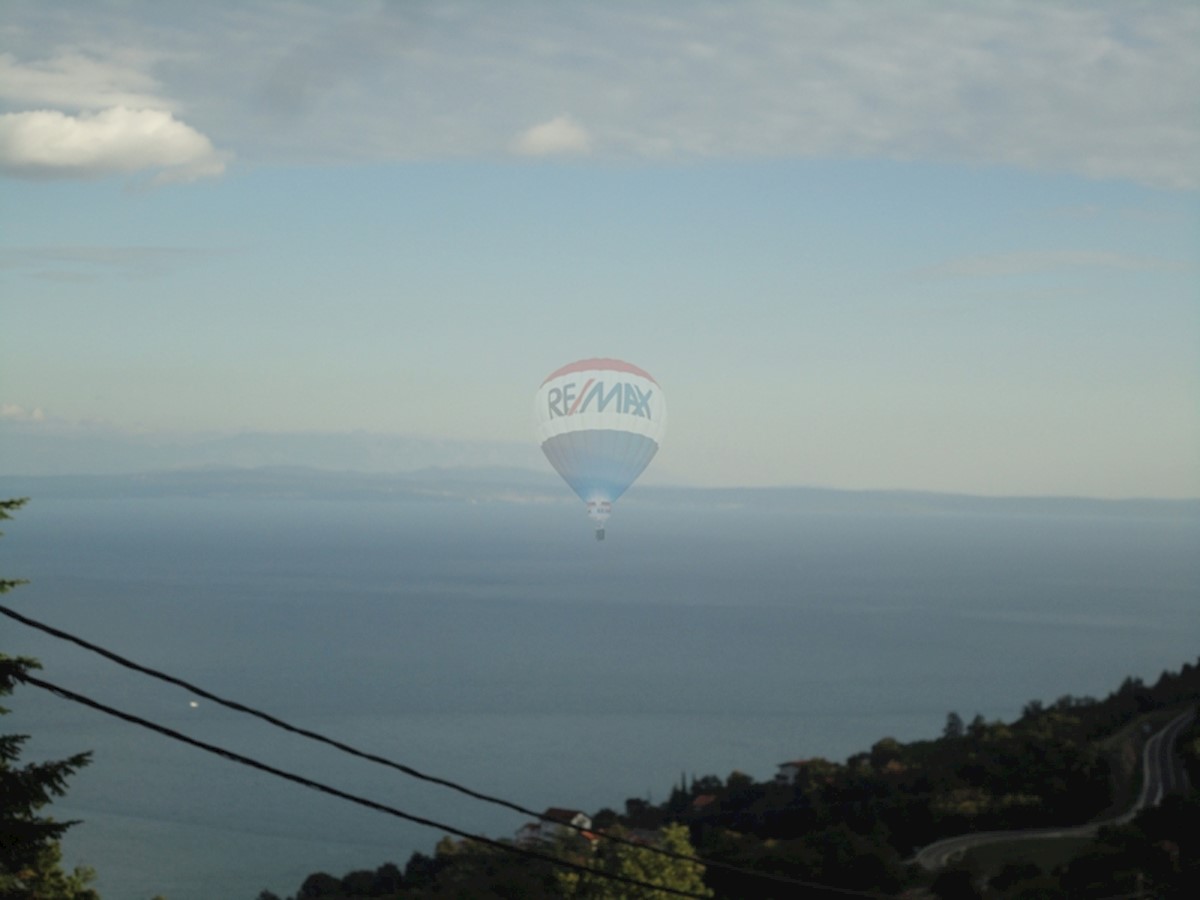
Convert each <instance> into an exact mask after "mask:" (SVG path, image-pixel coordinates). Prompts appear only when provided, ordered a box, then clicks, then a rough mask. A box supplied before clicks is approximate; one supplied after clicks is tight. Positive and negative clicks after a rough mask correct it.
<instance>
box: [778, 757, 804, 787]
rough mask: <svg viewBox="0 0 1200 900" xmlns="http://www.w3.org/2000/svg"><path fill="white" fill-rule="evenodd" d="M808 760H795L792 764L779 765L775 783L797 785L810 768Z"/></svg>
mask: <svg viewBox="0 0 1200 900" xmlns="http://www.w3.org/2000/svg"><path fill="white" fill-rule="evenodd" d="M808 762H809V761H808V760H807V759H793V760H792V761H791V762H785V763H780V764H779V771H778V772H776V773H775V781H776V782H777V783H779V784H795V783H796V782H797V781H798V780H799V778H800V775H801V773H802V772H803V771H804V770H805V769H807V768H808Z"/></svg>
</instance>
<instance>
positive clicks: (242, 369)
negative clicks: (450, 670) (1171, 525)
mask: <svg viewBox="0 0 1200 900" xmlns="http://www.w3.org/2000/svg"><path fill="white" fill-rule="evenodd" d="M1197 46H1200V7H1197V6H1196V5H1195V4H1194V3H1191V2H1178V3H1175V2H1169V0H1164V2H1156V3H1137V2H1094V3H1074V2H1053V0H1051V2H1006V0H998V2H991V3H988V4H973V3H950V2H936V3H935V2H930V3H920V2H913V3H904V4H891V3H883V2H854V0H846V2H811V3H802V2H795V3H786V2H759V0H746V2H740V3H737V4H729V3H724V2H716V0H711V2H710V0H697V2H689V3H683V2H659V3H634V2H617V0H614V2H610V3H592V4H565V3H551V2H519V0H518V2H512V3H503V4H497V3H490V2H483V0H475V2H471V0H464V2H437V3H435V2H419V0H415V2H358V3H353V4H349V3H341V4H327V3H317V2H291V0H277V2H257V3H232V2H230V3H222V2H213V3H205V4H195V3H185V2H143V0H124V2H87V3H83V2H80V3H70V2H65V3H55V4H47V3H43V2H36V0H33V2H22V0H5V2H4V15H3V17H2V18H0V474H2V473H4V472H5V471H7V472H8V473H9V474H19V473H24V474H29V473H33V472H38V473H53V472H60V471H65V470H66V469H68V468H72V469H73V470H84V469H86V468H87V466H88V462H87V460H88V458H89V455H91V456H93V457H94V456H95V454H91V453H90V451H89V448H90V447H92V446H93V445H95V446H99V444H97V443H96V442H107V443H106V444H105V446H108V447H110V448H111V447H112V446H123V445H122V443H121V442H127V444H128V446H129V447H134V446H135V445H138V444H139V443H140V444H141V445H145V444H146V443H147V442H157V443H158V444H160V445H173V444H172V442H175V443H177V444H186V443H187V442H189V441H196V440H200V439H211V438H214V437H216V438H220V437H222V436H224V437H229V436H237V435H248V434H270V435H275V436H276V437H277V439H278V441H279V446H285V445H286V442H287V440H288V439H289V437H296V438H297V439H299V438H300V437H304V436H307V437H309V438H311V437H312V436H314V435H317V436H322V437H329V438H330V439H331V440H332V439H333V438H336V437H337V436H344V437H347V438H349V437H352V436H356V435H357V436H362V435H374V436H393V437H401V438H405V439H412V440H415V441H425V442H436V446H440V447H443V448H450V447H453V448H456V452H455V453H448V455H447V458H448V459H449V458H451V457H452V458H453V460H454V461H455V462H462V461H464V460H465V461H466V462H471V461H472V459H476V460H477V461H482V460H484V459H485V458H486V459H487V460H492V461H494V460H495V459H496V458H497V456H496V453H491V454H490V455H489V453H488V452H487V451H489V449H490V450H492V451H495V450H497V448H499V450H500V451H503V452H501V453H500V456H501V457H504V458H509V459H514V460H521V461H527V462H528V463H529V464H530V465H538V464H542V465H544V463H541V462H540V460H538V459H537V450H536V445H535V444H534V436H533V435H534V431H533V417H532V410H531V405H532V397H533V394H534V392H535V390H536V389H537V387H538V385H539V384H540V383H541V381H542V379H543V378H544V377H545V376H546V375H548V374H549V373H550V372H552V371H554V370H555V369H557V368H559V367H560V366H562V365H563V364H565V363H567V362H570V361H572V360H575V359H580V358H585V357H592V356H608V357H617V358H621V359H625V360H628V361H630V362H632V363H634V364H636V365H638V366H640V367H641V368H643V369H645V370H647V371H649V372H650V373H651V374H652V375H654V377H655V378H656V379H657V380H658V382H659V384H660V385H661V387H662V390H663V392H664V394H665V396H666V397H667V400H668V403H669V406H670V430H669V432H668V434H667V435H666V439H665V441H664V444H663V447H662V450H661V452H660V453H659V456H658V458H657V459H656V460H655V461H654V463H653V464H652V466H651V468H650V470H648V471H647V473H646V476H645V477H646V478H647V480H650V481H660V482H670V483H678V484H695V485H701V486H706V485H811V486H825V487H838V488H850V489H874V488H884V489H914V490H937V491H954V492H965V493H975V494H988V495H993V494H998V495H1030V494H1052V495H1076V496H1094V497H1130V496H1142V497H1197V496H1200V193H1198V191H1200V54H1197V53H1196V52H1195V48H1196V47H1197ZM31 442H32V443H31ZM54 442H58V443H59V444H62V445H63V446H68V445H69V446H70V447H72V448H74V449H75V450H76V451H77V452H76V453H75V455H74V456H71V455H70V454H68V455H67V457H63V458H69V459H70V460H72V461H71V462H63V461H62V459H63V458H60V457H59V456H55V455H54V454H49V453H44V452H43V451H44V449H45V448H46V447H48V446H51V445H52V444H54ZM334 444H336V441H334ZM397 446H400V445H397ZM30 447H37V448H41V449H39V450H38V451H37V452H33V451H30V450H29V448H30ZM458 451H461V452H458ZM473 453H474V454H475V456H472V454H473ZM505 453H508V454H509V455H508V456H504V454H505ZM6 457H7V462H6ZM129 458H130V459H133V458H134V455H133V454H132V452H131V455H130V457H129ZM422 461H426V460H422ZM416 462H417V460H416V459H415V457H408V456H406V455H405V453H403V452H400V451H397V453H396V459H395V463H394V464H395V468H396V469H397V470H402V469H405V468H406V467H409V466H411V465H414V464H416ZM338 464H339V463H338V460H337V458H336V454H335V457H334V458H333V459H332V460H331V465H332V466H334V467H336V466H337V465H338ZM343 464H344V465H345V466H351V465H352V462H350V459H349V457H347V458H346V460H345V461H344V463H343Z"/></svg>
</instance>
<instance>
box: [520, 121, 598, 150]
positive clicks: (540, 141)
mask: <svg viewBox="0 0 1200 900" xmlns="http://www.w3.org/2000/svg"><path fill="white" fill-rule="evenodd" d="M591 142H592V139H591V137H590V136H589V135H588V133H587V131H585V130H584V129H583V127H582V126H580V125H579V124H578V123H576V122H575V121H574V120H572V119H571V118H570V117H569V116H558V117H557V118H554V119H551V120H550V121H549V122H543V123H542V124H540V125H534V126H533V127H532V128H530V129H529V130H528V131H525V132H523V133H522V134H520V135H519V136H518V137H517V139H516V140H515V141H513V144H512V147H513V152H515V153H518V154H520V155H522V156H558V155H561V154H569V153H587V152H588V151H589V150H591Z"/></svg>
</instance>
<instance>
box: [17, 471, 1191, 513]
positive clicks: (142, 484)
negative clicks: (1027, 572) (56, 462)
mask: <svg viewBox="0 0 1200 900" xmlns="http://www.w3.org/2000/svg"><path fill="white" fill-rule="evenodd" d="M0 495H3V496H30V497H35V498H43V499H54V498H57V499H68V498H73V499H89V498H92V499H116V498H143V497H220V496H235V495H236V496H241V497H263V498H268V497H288V498H297V499H338V500H373V501H392V502H403V501H424V502H430V501H440V502H480V501H484V502H512V503H530V502H574V496H573V495H572V494H571V493H570V491H569V490H568V489H567V488H566V487H565V486H564V485H563V483H562V482H561V481H560V480H559V478H558V476H557V475H556V474H555V473H553V472H551V471H549V469H546V470H545V471H536V470H533V469H527V468H520V467H509V466H488V467H462V466H447V467H427V468H423V469H418V470H416V471H412V472H402V473H395V472H392V473H373V472H346V471H331V470H328V469H319V468H309V467H302V466H256V467H228V466H210V467H196V468H185V469H174V470H164V471H156V472H154V471H151V472H144V473H132V474H111V475H9V476H4V475H0ZM625 502H637V503H646V504H652V505H656V506H671V507H681V506H682V507H702V508H709V509H714V508H726V509H728V508H744V509H754V510H760V511H780V512H782V511H791V512H803V513H821V514H848V515H852V514H859V515H919V514H929V515H935V514H940V515H953V514H982V513H994V514H1008V515H1088V516H1096V515H1121V516H1153V517H1156V518H1161V517H1164V516H1167V517H1177V518H1180V519H1200V500H1159V499H1131V500H1100V499H1091V498H1081V497H980V496H971V495H964V494H940V493H932V492H922V491H848V490H837V489H831V488H812V487H763V488H737V487H732V488H702V487H667V486H661V485H640V484H639V485H635V486H634V487H633V488H632V489H631V490H630V492H629V495H628V499H627V500H626V501H625Z"/></svg>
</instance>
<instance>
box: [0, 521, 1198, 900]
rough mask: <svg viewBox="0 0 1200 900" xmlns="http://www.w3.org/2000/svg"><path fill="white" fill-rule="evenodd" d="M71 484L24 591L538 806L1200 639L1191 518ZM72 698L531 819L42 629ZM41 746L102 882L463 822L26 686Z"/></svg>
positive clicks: (398, 858)
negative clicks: (255, 762)
mask: <svg viewBox="0 0 1200 900" xmlns="http://www.w3.org/2000/svg"><path fill="white" fill-rule="evenodd" d="M582 519H583V516H582V515H580V514H577V511H576V510H575V508H574V506H573V505H568V504H563V505H557V504H548V505H543V506H521V505H517V504H478V505H468V504H457V503H445V504H438V503H429V504H422V503H411V502H409V503H381V502H355V503H339V502H323V501H301V500H294V501H288V500H279V501H269V500H237V499H222V500H199V499H175V500H166V499H157V500H151V499H144V500H129V501H103V500H93V501H67V500H49V501H42V502H37V503H33V504H31V505H30V506H28V507H27V508H26V509H24V510H22V511H21V512H20V513H19V514H18V517H17V518H16V520H14V521H12V522H9V523H6V524H7V525H8V527H7V528H6V529H5V530H6V535H5V537H4V539H3V541H0V571H2V572H3V574H4V575H5V576H6V577H23V578H29V579H30V580H31V582H32V583H31V584H30V585H28V586H26V587H23V588H21V589H20V590H19V591H17V592H15V593H13V594H10V595H8V596H7V597H6V600H7V601H8V603H9V605H11V606H13V607H15V608H17V609H19V610H21V611H22V612H25V613H26V614H29V615H32V616H34V617H36V618H39V619H42V620H43V621H46V622H47V623H49V624H52V625H55V626H58V627H61V628H64V629H66V630H69V631H72V632H75V633H77V634H79V635H81V636H84V637H86V638H87V639H89V640H91V641H94V642H96V643H99V644H102V645H104V646H106V647H108V648H110V649H112V650H114V651H116V652H119V653H122V654H124V655H126V656H129V657H131V658H133V659H135V660H137V661H139V662H141V663H143V664H145V665H149V666H154V667H159V668H162V669H165V670H167V671H169V672H171V673H172V674H175V675H177V676H178V677H181V678H184V679H187V680H189V681H193V682H195V683H197V684H199V685H200V686H202V687H204V688H206V689H208V690H210V691H213V692H215V693H218V694H221V695H224V696H228V697H231V698H234V699H237V700H240V701H241V702H244V703H246V704H248V705H251V706H255V707H259V708H261V709H264V710H266V711H269V712H271V713H273V714H275V715H277V716H279V717H282V718H284V719H287V720H289V721H292V722H294V723H295V724H297V725H302V726H304V727H307V728H310V729H313V730H316V731H320V732H323V733H327V734H330V735H331V736H334V737H337V738H338V739H340V740H343V741H345V742H348V743H352V744H354V745H356V746H359V747H361V748H363V749H365V750H369V751H372V752H375V753H377V754H380V755H385V756H388V757H391V758H393V759H396V760H398V761H400V762H403V763H405V764H407V765H410V766H414V767H416V768H418V769H421V770H424V771H427V772H429V773H431V774H435V775H438V776H441V777H445V778H450V779H454V780H457V781H460V782H463V783H465V784H468V785H470V786H471V787H474V788H477V789H480V790H485V791H488V792H491V793H495V794H499V795H501V796H504V797H506V798H509V799H512V800H514V801H516V802H519V803H522V804H525V805H528V806H531V807H534V808H544V807H546V806H550V805H556V806H573V807H579V808H582V809H585V810H588V811H591V812H594V811H596V810H598V809H600V808H602V807H605V806H608V807H613V808H620V807H621V806H622V805H623V803H624V800H625V799H626V798H628V797H647V796H648V797H650V798H651V799H654V800H661V799H663V798H664V797H665V796H666V794H667V793H668V792H669V791H670V789H671V786H672V785H673V784H676V783H678V781H679V779H680V777H681V774H684V773H686V774H687V775H689V776H690V775H692V774H695V775H703V774H717V775H720V776H722V777H724V776H726V775H728V774H729V773H730V772H731V771H733V770H735V769H737V770H741V771H744V772H747V773H749V774H750V775H752V776H754V777H755V778H758V779H765V778H768V777H770V776H771V775H773V774H774V771H775V766H776V764H778V763H780V762H783V761H785V760H790V759H795V758H799V757H809V756H825V757H829V758H831V759H837V760H841V759H844V758H845V757H846V756H848V755H850V754H852V753H855V752H858V751H861V750H865V749H868V748H869V747H870V745H871V744H872V743H874V742H875V741H876V740H878V739H879V738H881V737H884V736H889V735H890V736H894V737H897V738H899V739H901V740H912V739H917V738H925V737H933V736H936V735H937V734H938V733H939V732H940V730H941V727H942V725H943V724H944V721H945V717H946V714H947V712H949V711H950V710H955V711H958V712H959V713H961V714H962V715H964V716H965V717H968V718H969V717H971V716H973V715H974V714H975V713H981V714H982V715H984V716H985V717H986V718H989V719H993V718H1005V719H1006V718H1012V717H1014V716H1016V715H1017V714H1018V713H1019V711H1020V708H1021V706H1023V705H1024V704H1025V703H1026V702H1027V701H1029V700H1031V699H1042V700H1046V701H1052V700H1054V699H1055V698H1057V697H1058V696H1060V695H1062V694H1067V693H1070V694H1075V695H1096V696H1102V695H1104V694H1106V693H1108V692H1109V691H1110V690H1112V689H1114V688H1115V687H1116V686H1117V685H1118V684H1119V683H1120V681H1121V680H1122V679H1123V678H1124V677H1125V676H1126V675H1135V676H1138V677H1142V678H1144V679H1147V680H1153V679H1154V678H1156V677H1157V675H1158V674H1159V672H1161V671H1162V670H1163V669H1168V668H1170V669H1177V668H1178V667H1179V666H1180V665H1181V664H1182V663H1184V662H1188V661H1195V659H1196V657H1197V652H1198V650H1200V616H1198V615H1197V601H1198V595H1200V561H1198V559H1197V556H1198V555H1197V554H1196V553H1195V548H1196V547H1197V546H1200V523H1198V522H1196V521H1195V520H1188V519H1179V518H1173V519H1153V518H1122V517H1117V516H1099V517H1082V516H1017V515H1011V514H1005V515H990V516H989V515H974V514H964V515H938V516H905V515H887V516H867V515H805V514H804V513H803V512H802V511H798V512H790V513H789V512H779V511H763V510H759V511H754V510H746V509H736V508H729V509H715V510H707V511H703V512H700V511H697V510H696V509H690V510H687V511H684V510H681V509H679V508H674V509H670V508H665V507H663V508H656V507H654V506H650V505H639V504H637V503H636V502H634V501H633V500H632V498H629V501H628V502H626V504H625V505H624V508H622V509H621V510H620V511H619V514H618V515H617V516H616V517H614V519H613V521H612V523H611V524H612V527H611V528H610V530H609V540H607V541H606V542H604V543H602V544H599V543H597V542H595V541H593V540H592V539H591V537H590V533H589V531H588V528H587V525H586V522H584V521H582ZM0 636H2V638H3V650H4V652H7V653H9V654H17V653H20V654H28V655H33V656H36V657H38V658H39V659H41V660H42V662H43V664H44V665H45V671H44V672H43V675H44V677H45V678H47V680H50V681H53V682H57V683H60V684H62V685H63V686H65V687H69V688H71V689H72V690H76V691H78V692H80V693H84V694H88V695H91V696H93V697H95V698H96V699H98V700H100V701H102V702H104V703H107V704H110V705H112V706H116V707H119V708H121V709H125V710H128V711H130V712H134V713H136V714H138V715H141V716H144V717H146V718H149V719H153V720H154V721H157V722H160V723H162V724H164V725H167V726H169V727H172V728H176V729H179V730H181V731H185V732H186V733H188V734H191V735H193V736H195V737H197V738H200V739H202V740H205V741H208V742H211V743H216V744H220V745H222V746H226V747H228V748H230V749H233V750H236V751H237V752H240V753H244V754H246V755H249V756H253V757H255V758H258V759H261V760H262V761H264V762H267V763H270V764H271V765H274V766H277V767H279V768H284V769H288V770H290V771H294V772H296V773H298V774H302V775H305V776H307V777H310V778H313V779H316V780H319V781H323V782H326V783H329V784H332V785H334V786H336V787H338V788H341V789H343V790H347V791H351V792H355V793H359V794H362V795H364V796H368V797H370V798H371V799H374V800H377V801H380V802H384V803H388V804H390V805H393V806H396V807H400V808H402V809H404V810H406V811H408V812H411V813H413V814H416V815H420V816H425V817H428V818H432V819H436V820H439V821H443V822H445V823H448V824H452V825H455V826H457V827H460V828H464V829H466V830H470V831H478V832H483V833H487V834H490V835H493V836H507V835H510V834H511V833H512V832H513V831H514V830H515V829H516V828H517V827H518V826H519V825H520V824H521V822H522V818H521V817H520V816H519V815H516V814H513V813H510V812H507V811H505V810H502V809H498V808H495V807H491V806H487V805H481V804H479V803H476V802H473V801H469V800H467V799H465V798H463V797H460V796H457V795H454V794H452V793H448V792H446V791H445V790H444V789H434V788H432V787H430V786H428V785H424V784H422V783H420V782H416V781H413V780H411V779H408V778H405V777H404V776H402V775H400V774H399V773H396V772H392V771H389V770H386V769H381V768H379V767H377V766H375V767H373V766H370V765H368V764H366V763H360V762H356V761H354V760H353V759H350V758H348V757H346V756H344V755H342V754H339V753H337V752H335V751H333V750H330V749H327V748H321V747H319V746H315V745H311V744H309V743H307V742H304V741H302V740H300V739H298V738H294V737H291V736H289V735H286V734H284V733H281V732H279V731H277V730H274V729H272V728H270V727H268V726H266V725H264V724H262V723H258V722H255V721H254V720H249V719H247V718H246V717H244V716H238V715H237V714H235V713H232V712H229V711H227V710H224V709H221V708H219V707H214V706H213V705H212V704H209V703H205V702H200V703H199V704H198V705H197V706H195V707H193V706H191V705H190V703H191V700H192V698H190V697H189V696H188V695H187V694H186V693H184V692H182V691H180V690H178V689H173V688H169V687H167V686H164V685H160V684H156V683H154V682H150V681H148V680H147V679H145V678H143V677H139V676H135V675H132V674H131V673H128V672H125V671H124V670H122V669H119V668H117V667H116V666H114V665H113V664H112V663H109V662H106V661H104V660H103V659H100V658H98V657H96V656H93V655H91V654H88V653H86V652H85V651H82V650H79V649H76V648H73V647H71V646H69V645H66V644H63V643H62V642H58V641H55V640H53V639H51V638H49V637H45V636H43V635H41V634H39V633H37V632H34V631H31V630H29V629H27V628H25V627H24V626H20V625H17V624H16V623H13V622H10V621H8V620H5V621H3V622H0ZM8 705H9V706H10V707H12V708H13V713H12V714H11V715H10V716H8V717H6V720H5V721H4V723H3V725H4V730H5V731H14V730H16V731H22V732H25V731H28V732H29V733H31V734H32V735H33V738H31V740H30V742H29V744H28V750H27V753H26V758H28V759H33V758H38V757H53V756H56V755H58V756H61V755H66V754H69V753H74V752H77V751H79V750H82V749H91V750H93V751H94V752H95V759H94V762H93V764H92V765H91V766H89V767H88V768H87V769H85V770H84V771H83V772H81V773H80V774H79V775H78V776H77V777H76V778H75V779H74V780H73V781H72V783H71V788H70V792H69V794H68V796H67V798H66V799H65V800H64V801H63V802H62V803H60V804H58V805H57V806H56V807H55V814H56V815H57V816H58V817H60V818H79V819H82V820H84V824H82V825H79V826H77V827H76V828H75V829H73V830H72V831H71V832H70V836H69V838H68V840H67V841H66V844H65V849H66V854H67V858H68V862H69V863H71V864H84V865H91V866H93V867H95V868H96V869H97V870H98V872H99V875H100V880H99V887H100V889H101V892H102V893H103V895H104V896H105V897H106V898H109V900H114V898H115V900H125V898H130V900H135V898H144V900H149V898H150V897H152V896H153V895H155V894H163V895H165V896H167V897H169V898H170V900H212V898H239V897H240V898H246V900H253V898H254V897H255V896H256V895H257V893H258V892H259V891H260V890H262V889H263V888H269V889H271V890H273V891H275V892H276V893H278V894H280V895H286V894H288V893H293V892H294V891H295V890H296V888H297V887H298V886H299V884H300V881H301V880H302V879H303V877H304V876H305V875H307V874H309V873H310V872H312V871H314V870H318V869H324V870H327V871H330V872H332V873H334V874H338V875H341V874H343V873H345V872H347V871H349V870H351V869H354V868H374V867H376V866H378V865H380V864H382V863H383V862H386V861H393V862H396V863H397V864H399V865H403V864H404V862H405V861H406V860H407V858H408V856H409V855H410V854H411V853H412V852H413V851H414V850H421V851H423V852H432V848H433V845H434V844H435V843H436V841H437V840H438V838H439V837H440V836H441V833H440V832H437V831H434V830H429V829H426V828H423V827H420V826H417V825H412V824H409V823H406V822H403V821H400V820H398V819H395V818H391V817H389V816H386V815H383V814H380V813H378V812H373V811H370V810H366V809H362V808H359V807H355V806H353V805H351V804H348V803H345V802H343V801H339V800H336V799H333V798H329V797H326V796H323V795H321V794H318V793H316V792H313V791H310V790H306V789H304V788H302V787H298V786H296V785H292V784H288V783H285V782H282V781H278V780H276V779H273V778H271V777H270V776H267V775H264V774H261V773H257V772H254V771H252V770H249V769H246V768H243V767H240V766H237V765H234V764H231V763H229V762H227V761H225V760H222V759H219V758H216V757H212V756H208V755H206V754H204V753H202V752H200V751H198V750H196V749H193V748H189V747H187V746H184V745H181V744H178V743H176V742H172V741H170V740H168V739H166V738H164V737H161V736H158V735H156V734H153V733H150V732H147V731H143V730H139V729H137V728H136V727H134V726H130V725H127V724H124V723H121V722H118V721H116V720H112V719H108V718H106V717H104V716H103V715H101V714H100V713H95V712H92V711H89V710H87V709H84V708H82V707H79V706H76V705H74V704H71V703H68V702H66V701H63V700H60V699H57V698H55V697H52V696H49V695H44V694H42V693H41V692H39V691H37V690H35V689H32V688H29V689H23V690H21V691H20V692H19V693H18V694H16V695H15V696H14V697H12V698H10V701H9V703H8Z"/></svg>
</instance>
